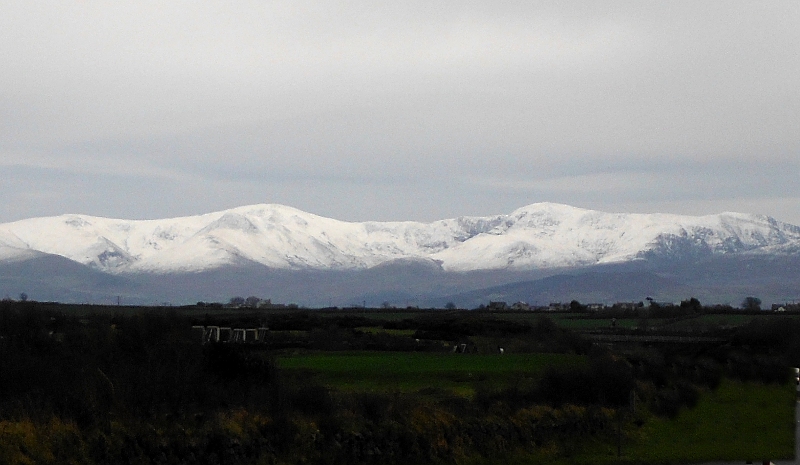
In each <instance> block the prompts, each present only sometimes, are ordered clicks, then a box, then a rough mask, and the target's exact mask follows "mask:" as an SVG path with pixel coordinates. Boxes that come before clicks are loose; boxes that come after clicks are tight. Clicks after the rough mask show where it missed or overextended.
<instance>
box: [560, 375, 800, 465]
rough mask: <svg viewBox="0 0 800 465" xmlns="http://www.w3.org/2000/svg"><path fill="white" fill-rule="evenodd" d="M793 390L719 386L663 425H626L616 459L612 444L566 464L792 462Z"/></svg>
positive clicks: (652, 421)
mask: <svg viewBox="0 0 800 465" xmlns="http://www.w3.org/2000/svg"><path fill="white" fill-rule="evenodd" d="M796 402H797V401H796V393H795V386H794V385H793V384H792V385H784V386H780V385H763V384H759V383H742V382H737V381H731V380H725V381H724V382H723V383H722V384H721V385H720V386H719V388H718V389H717V390H716V391H714V392H705V393H704V394H703V395H702V396H701V398H700V401H699V402H698V404H697V406H695V407H694V408H692V409H683V410H682V411H681V412H680V413H679V414H678V416H677V417H676V418H675V419H673V420H669V419H666V418H661V417H650V418H648V420H647V422H646V423H645V425H644V426H643V427H642V428H641V429H637V428H635V427H633V426H632V425H631V424H630V423H629V424H628V425H627V427H626V433H627V434H626V439H625V440H624V441H623V443H622V448H621V449H622V457H621V459H618V458H617V455H616V453H617V450H616V443H614V442H613V441H610V442H605V443H599V442H594V443H593V444H589V445H587V446H586V447H585V448H584V449H583V450H581V451H580V452H579V453H578V454H577V455H576V456H575V457H572V458H571V459H570V461H569V463H575V464H617V463H624V464H640V463H647V464H685V463H699V462H714V461H734V462H738V461H741V462H742V463H744V461H751V462H754V463H761V461H762V460H785V459H791V458H793V457H794V450H795V446H794V439H795V404H796Z"/></svg>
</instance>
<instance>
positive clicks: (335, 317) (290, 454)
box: [0, 302, 800, 464]
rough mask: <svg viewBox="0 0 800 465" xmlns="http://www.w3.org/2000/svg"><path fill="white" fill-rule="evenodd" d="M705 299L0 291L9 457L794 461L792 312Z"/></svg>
mask: <svg viewBox="0 0 800 465" xmlns="http://www.w3.org/2000/svg"><path fill="white" fill-rule="evenodd" d="M705 310H706V309H701V310H700V311H696V310H692V311H691V312H688V313H687V312H684V313H683V314H676V310H675V309H669V311H668V312H664V313H661V314H658V313H657V312H654V311H652V309H651V310H650V311H649V312H648V313H642V312H641V311H639V314H637V313H636V312H637V310H634V311H633V312H631V311H628V310H625V311H613V310H609V311H608V312H607V313H586V312H584V313H581V312H569V313H568V312H562V313H549V314H543V313H541V312H507V311H506V312H500V311H489V310H481V311H457V310H456V311H443V310H428V311H425V310H414V309H408V310H400V311H393V310H391V309H374V310H369V309H328V310H316V311H309V310H303V309H280V310H269V309H266V310H262V309H248V308H228V307H218V308H208V307H192V308H172V309H169V308H138V309H137V308H133V307H124V308H119V309H115V308H113V307H103V308H92V307H86V306H83V307H82V306H58V305H54V304H39V303H36V302H26V303H9V302H4V303H2V304H0V351H2V353H0V355H2V357H0V364H2V366H0V370H1V371H0V372H2V373H3V374H4V376H3V378H0V393H2V396H0V444H2V445H0V461H2V462H3V463H60V462H68V461H73V462H76V463H132V462H136V463H156V462H160V463H208V464H212V463H213V464H216V463H271V462H272V463H274V462H278V463H287V464H288V463H332V464H333V463H348V464H349V463H375V462H381V463H386V464H392V463H398V464H400V463H431V464H436V463H444V462H448V463H464V464H481V463H485V464H490V463H509V462H513V463H586V464H589V463H609V464H610V463H688V462H693V461H707V460H709V461H713V460H723V459H725V460H728V459H736V460H738V459H743V460H744V459H752V460H761V459H765V458H769V459H777V458H782V457H791V456H792V453H793V450H794V449H793V447H794V430H793V427H794V420H793V419H794V405H795V394H794V386H793V384H791V383H790V382H789V381H790V379H789V370H788V367H790V366H797V364H799V363H800V343H798V342H795V340H796V339H795V338H793V337H792V335H793V334H795V333H796V332H797V331H800V319H798V318H797V316H796V315H794V314H787V315H778V314H772V313H749V314H748V313H744V312H739V313H732V312H727V313H726V312H722V313H713V312H711V311H705ZM208 327H214V328H226V329H227V328H239V329H240V331H242V329H241V328H269V330H268V331H267V332H266V333H265V336H264V338H263V339H260V340H246V341H245V340H243V341H241V342H240V343H234V342H233V341H232V340H228V339H226V340H225V341H226V342H223V341H222V340H220V341H219V342H217V341H216V340H206V339H202V338H199V337H198V336H197V334H198V333H197V332H196V331H195V329H196V328H201V329H203V331H204V328H208ZM193 328H194V329H193ZM253 334H256V332H255V331H253ZM203 341H205V343H203ZM592 341H601V342H592ZM501 349H502V350H501ZM11 380H13V382H12V381H11ZM675 444H680V447H675ZM133 445H135V446H133Z"/></svg>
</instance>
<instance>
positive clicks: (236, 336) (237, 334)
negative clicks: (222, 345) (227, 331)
mask: <svg viewBox="0 0 800 465" xmlns="http://www.w3.org/2000/svg"><path fill="white" fill-rule="evenodd" d="M244 341H245V330H244V329H234V330H233V338H232V339H231V342H233V343H237V344H241V343H243V342H244Z"/></svg>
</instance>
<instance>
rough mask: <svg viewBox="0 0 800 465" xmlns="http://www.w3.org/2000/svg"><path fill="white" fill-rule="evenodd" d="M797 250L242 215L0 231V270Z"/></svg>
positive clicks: (570, 211) (713, 231)
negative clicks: (35, 259) (51, 261)
mask: <svg viewBox="0 0 800 465" xmlns="http://www.w3.org/2000/svg"><path fill="white" fill-rule="evenodd" d="M798 250H800V228H798V227H797V226H793V225H790V224H786V223H782V222H779V221H777V220H775V219H773V218H770V217H765V216H758V215H746V214H739V213H723V214H719V215H708V216H700V217H692V216H679V215H665V214H615V213H603V212H598V211H592V210H585V209H580V208H574V207H570V206H566V205H558V204H549V203H540V204H533V205H529V206H526V207H523V208H520V209H518V210H516V211H514V212H512V213H511V214H508V215H497V216H490V217H460V218H455V219H448V220H441V221H435V222H431V223H419V222H363V223H354V222H344V221H338V220H334V219H330V218H324V217H320V216H317V215H313V214H310V213H306V212H303V211H300V210H297V209H293V208H290V207H285V206H281V205H253V206H247V207H240V208H235V209H231V210H226V211H221V212H216V213H209V214H206V215H198V216H191V217H184V218H174V219H164V220H144V221H132V220H119V219H107V218H98V217H92V216H86V215H62V216H58V217H50V218H35V219H29V220H22V221H17V222H13V223H6V224H0V261H4V260H13V259H23V258H26V257H31V256H33V255H35V254H49V255H59V256H62V257H65V258H68V259H70V260H72V261H75V262H77V263H80V264H83V265H86V266H89V267H91V268H94V269H97V270H100V271H104V272H110V273H115V274H119V273H142V272H150V273H152V272H155V273H172V272H198V271H202V270H211V269H217V268H223V267H227V266H237V265H241V264H260V265H262V266H265V267H267V268H271V269H282V270H359V269H368V268H371V267H375V266H377V265H380V264H384V263H390V262H392V261H396V260H411V261H424V262H430V263H435V264H438V266H441V268H442V269H444V270H446V271H458V272H464V271H474V270H516V271H524V270H536V269H547V268H555V267H562V268H563V267H577V266H590V265H596V264H607V263H622V262H629V261H634V260H650V261H653V260H683V259H696V258H699V257H707V256H712V255H729V254H784V255H785V254H796V253H797V251H798Z"/></svg>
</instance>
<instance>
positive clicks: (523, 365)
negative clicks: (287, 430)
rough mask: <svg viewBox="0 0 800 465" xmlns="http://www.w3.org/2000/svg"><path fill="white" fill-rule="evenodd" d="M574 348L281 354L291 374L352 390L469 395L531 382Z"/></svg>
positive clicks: (572, 358)
mask: <svg viewBox="0 0 800 465" xmlns="http://www.w3.org/2000/svg"><path fill="white" fill-rule="evenodd" d="M584 363H586V358H585V357H584V356H580V355H572V354H506V355H498V354H491V355H488V354H486V355H483V354H482V355H479V354H451V353H446V354H442V353H419V352H413V353H409V352H353V353H330V352H328V353H307V354H298V355H285V356H279V357H278V358H277V364H278V366H279V367H280V368H282V369H284V370H286V372H287V374H289V375H295V376H310V377H312V378H313V379H314V380H316V381H317V382H319V383H321V384H322V385H324V386H326V387H329V388H332V389H337V390H340V391H349V392H362V391H367V392H368V391H372V392H416V391H420V390H424V389H431V388H432V389H434V390H446V391H450V392H454V393H457V394H459V395H464V396H470V395H472V394H473V393H474V392H475V389H476V388H478V387H485V388H497V387H503V386H511V385H514V383H531V382H532V381H533V380H534V379H535V378H536V377H537V376H538V375H539V374H540V373H542V372H543V370H544V369H545V368H547V367H548V366H555V365H557V366H574V365H581V364H584Z"/></svg>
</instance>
